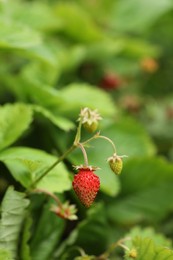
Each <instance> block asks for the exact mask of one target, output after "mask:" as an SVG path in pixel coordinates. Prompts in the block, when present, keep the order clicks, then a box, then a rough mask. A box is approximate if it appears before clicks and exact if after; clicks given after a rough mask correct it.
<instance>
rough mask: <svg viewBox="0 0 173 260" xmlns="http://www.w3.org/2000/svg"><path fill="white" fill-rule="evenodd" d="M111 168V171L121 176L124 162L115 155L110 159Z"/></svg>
mask: <svg viewBox="0 0 173 260" xmlns="http://www.w3.org/2000/svg"><path fill="white" fill-rule="evenodd" d="M108 162H109V166H110V168H111V170H112V171H113V172H114V173H115V174H116V175H119V174H120V173H121V171H122V168H123V161H122V159H121V157H120V156H118V155H116V154H114V155H113V156H112V157H110V158H109V159H108Z"/></svg>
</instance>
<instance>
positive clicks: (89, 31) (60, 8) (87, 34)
mask: <svg viewBox="0 0 173 260" xmlns="http://www.w3.org/2000/svg"><path fill="white" fill-rule="evenodd" d="M55 13H56V15H57V16H58V18H61V19H62V29H63V33H64V34H65V35H67V36H68V37H70V38H72V39H74V40H77V41H81V42H86V43H90V42H95V41H99V40H101V39H102V34H101V31H100V29H99V27H98V26H97V25H96V23H94V21H93V20H92V19H91V17H90V16H89V13H88V12H86V11H85V10H84V9H82V8H81V7H80V6H79V5H76V4H74V3H65V4H64V3H60V4H58V5H57V7H56V8H55ZM79 32H83V33H79Z"/></svg>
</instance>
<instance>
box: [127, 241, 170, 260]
mask: <svg viewBox="0 0 173 260" xmlns="http://www.w3.org/2000/svg"><path fill="white" fill-rule="evenodd" d="M133 245H134V247H135V248H137V259H141V260H148V259H150V260H155V259H157V260H173V251H172V250H170V249H169V248H165V247H163V246H156V245H155V244H154V242H153V241H152V239H150V238H144V239H142V238H139V237H136V239H134V242H133ZM125 259H128V260H131V258H129V257H127V258H125Z"/></svg>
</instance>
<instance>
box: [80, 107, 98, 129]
mask: <svg viewBox="0 0 173 260" xmlns="http://www.w3.org/2000/svg"><path fill="white" fill-rule="evenodd" d="M101 119H102V118H101V116H100V115H99V113H98V112H97V110H91V109H89V108H88V107H85V108H83V109H81V112H80V115H79V119H78V121H80V120H81V122H82V125H83V127H84V128H85V129H86V130H87V131H88V132H90V133H93V132H94V131H96V130H97V127H98V122H99V120H101Z"/></svg>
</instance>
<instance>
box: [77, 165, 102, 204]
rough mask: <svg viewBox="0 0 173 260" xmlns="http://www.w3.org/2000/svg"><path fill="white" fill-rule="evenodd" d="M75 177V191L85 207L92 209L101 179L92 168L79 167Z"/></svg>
mask: <svg viewBox="0 0 173 260" xmlns="http://www.w3.org/2000/svg"><path fill="white" fill-rule="evenodd" d="M78 169H79V172H78V173H77V174H76V175H75V176H74V180H73V183H72V185H73V189H74V191H75V193H76V195H77V196H78V198H79V199H80V201H81V202H82V204H83V205H84V206H85V207H90V206H91V204H92V203H93V201H94V199H95V197H96V195H97V192H98V190H99V188H100V179H99V177H98V176H97V175H96V174H94V172H93V171H94V169H93V168H92V167H84V166H81V167H78Z"/></svg>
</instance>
